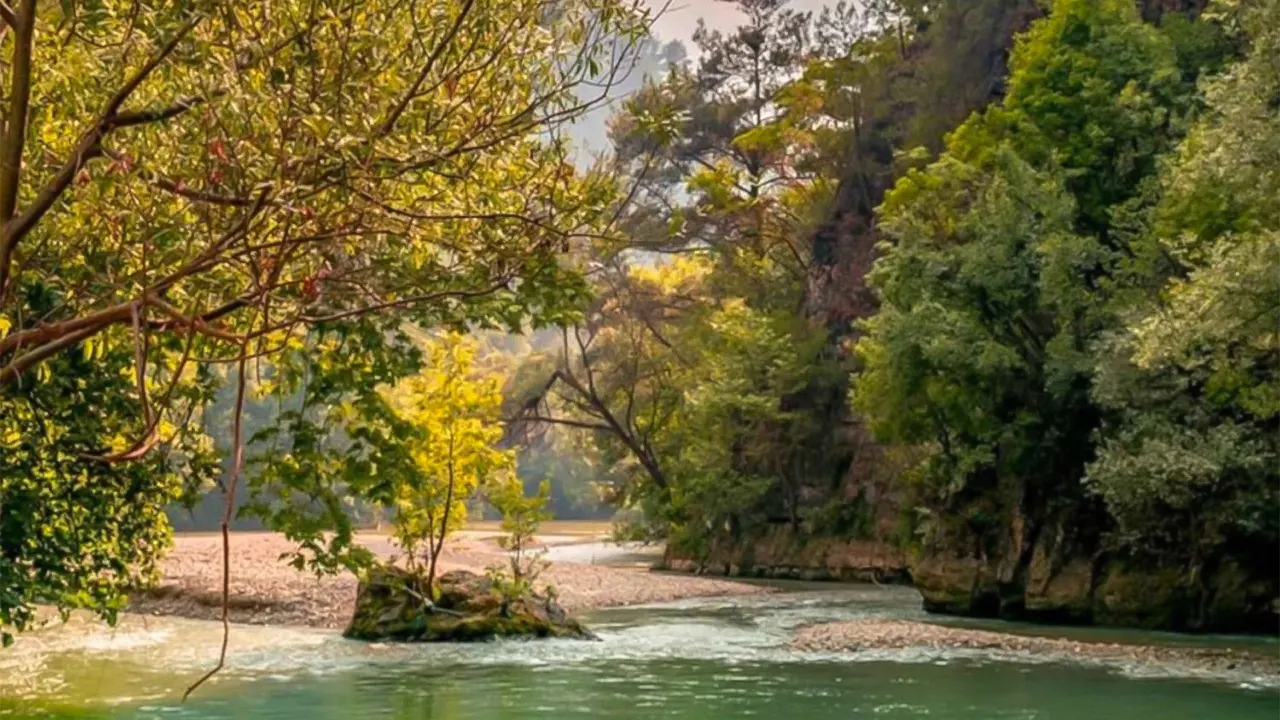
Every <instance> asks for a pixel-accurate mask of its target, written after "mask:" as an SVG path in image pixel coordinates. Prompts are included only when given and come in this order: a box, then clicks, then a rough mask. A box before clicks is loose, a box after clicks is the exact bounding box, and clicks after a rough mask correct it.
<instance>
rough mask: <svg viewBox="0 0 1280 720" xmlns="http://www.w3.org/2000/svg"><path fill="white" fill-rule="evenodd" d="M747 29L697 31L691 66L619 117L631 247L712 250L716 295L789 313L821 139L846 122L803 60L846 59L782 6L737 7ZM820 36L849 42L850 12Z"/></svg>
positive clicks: (617, 140) (854, 24)
mask: <svg viewBox="0 0 1280 720" xmlns="http://www.w3.org/2000/svg"><path fill="white" fill-rule="evenodd" d="M735 5H736V6H737V8H738V10H739V11H740V12H741V13H742V14H743V15H744V16H745V18H746V22H745V23H744V24H743V25H742V26H740V27H739V28H738V29H737V30H735V31H733V32H731V33H728V34H724V33H721V32H719V31H713V30H709V29H708V28H707V27H706V26H705V24H703V25H699V27H698V29H697V31H696V32H695V33H694V36H693V41H694V44H695V45H697V47H698V49H699V51H700V53H701V55H700V58H699V60H698V63H697V65H696V67H693V68H691V67H688V66H683V65H682V66H675V67H673V68H672V69H671V71H670V72H669V73H668V74H667V76H666V77H665V78H663V79H661V80H660V81H655V82H653V83H651V84H649V85H648V86H646V87H645V88H642V89H641V90H640V91H638V92H637V93H636V94H635V96H634V97H633V98H631V99H629V100H628V102H627V103H626V106H625V108H624V111H623V112H622V113H620V114H619V115H618V116H617V117H616V118H615V119H614V121H613V127H612V135H613V140H614V147H615V151H616V154H617V158H618V161H619V163H620V164H621V165H622V167H623V168H624V169H625V170H626V171H627V172H629V173H630V174H632V175H634V176H636V177H638V178H640V182H639V183H638V185H637V188H636V192H635V193H634V194H633V196H632V203H633V207H632V208H631V209H630V210H629V212H628V214H627V218H626V223H625V225H626V228H627V240H628V243H629V246H630V247H638V248H644V249H647V250H651V251H656V252H660V253H690V252H694V253H707V254H709V255H710V256H711V257H714V258H715V259H716V260H717V262H718V263H720V266H721V269H722V272H721V273H719V274H718V275H717V276H716V278H715V280H716V282H717V283H718V284H719V287H718V289H717V292H718V293H719V294H724V295H735V296H741V297H746V298H748V300H749V301H751V302H752V303H753V304H756V305H759V306H762V307H764V306H768V307H779V306H782V307H794V306H795V304H796V303H797V302H798V297H799V292H800V289H801V288H802V286H803V279H804V277H805V273H806V270H807V267H808V263H809V257H808V253H807V251H806V250H805V248H804V247H803V245H802V244H799V243H798V242H797V238H798V237H800V236H802V235H803V234H804V228H805V227H806V224H807V223H808V222H809V221H810V220H811V219H812V218H811V217H810V214H811V212H812V209H813V207H814V206H815V205H816V204H818V203H819V202H820V201H821V200H822V199H824V198H825V197H826V194H827V193H828V191H829V188H828V185H827V184H826V183H825V182H824V180H823V178H822V177H821V175H820V173H819V170H821V169H822V162H823V158H822V154H821V153H820V152H818V150H819V148H820V145H819V138H820V137H822V136H825V135H829V134H832V133H834V132H836V131H837V130H838V129H839V128H840V126H841V118H840V117H839V116H838V114H837V113H833V112H830V108H828V107H824V106H823V103H822V99H823V98H822V96H821V93H820V92H818V91H817V90H816V88H815V83H814V82H813V81H809V82H802V81H800V79H801V76H802V75H803V73H804V72H805V68H806V67H807V64H808V63H810V62H816V61H817V60H818V59H822V58H824V57H825V56H824V53H831V54H833V55H835V56H837V57H839V56H843V55H844V54H845V53H846V52H847V48H844V47H840V43H839V41H838V40H836V39H834V38H826V39H825V42H816V41H815V40H814V39H813V37H812V36H813V35H814V33H815V32H816V30H815V26H816V25H817V23H815V20H814V18H813V16H812V14H811V13H806V12H798V11H796V10H792V9H790V8H787V7H786V5H787V3H786V2H785V0H743V1H742V2H737V3H735ZM823 20H824V22H826V23H827V26H826V27H824V28H823V31H824V33H825V34H828V35H830V34H836V35H839V34H840V33H841V31H843V33H844V35H846V36H851V35H853V34H855V33H856V32H857V29H858V27H859V23H860V22H861V18H860V17H859V16H857V15H856V13H853V12H852V11H851V10H850V9H849V7H848V6H846V5H845V4H843V3H842V4H841V5H840V6H839V7H838V9H837V10H835V11H828V12H827V13H826V14H824V15H823Z"/></svg>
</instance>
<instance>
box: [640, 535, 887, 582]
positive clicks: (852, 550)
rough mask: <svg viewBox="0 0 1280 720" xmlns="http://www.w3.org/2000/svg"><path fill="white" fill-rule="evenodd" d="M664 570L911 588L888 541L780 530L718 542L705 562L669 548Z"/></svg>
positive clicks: (705, 558) (665, 557)
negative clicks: (887, 584)
mask: <svg viewBox="0 0 1280 720" xmlns="http://www.w3.org/2000/svg"><path fill="white" fill-rule="evenodd" d="M663 566H664V567H665V568H667V569H670V570H678V571H682V572H707V573H712V574H716V575H728V576H731V577H749V578H775V579H785V580H816V581H838V582H878V583H894V584H908V583H910V582H911V576H910V574H909V573H908V572H907V557H906V554H904V553H903V552H902V551H901V550H899V549H897V548H895V547H893V546H891V545H890V544H888V543H884V542H878V541H875V540H850V539H846V538H837V537H814V536H811V535H806V534H803V533H799V534H798V533H794V532H790V531H789V530H787V529H786V528H776V529H775V530H774V531H773V532H770V533H767V534H766V535H764V536H762V537H749V538H742V539H740V540H738V541H736V542H730V541H725V540H720V541H718V542H716V543H715V544H714V545H713V547H712V549H711V552H710V553H709V554H708V556H707V557H704V558H691V557H685V556H682V555H681V554H680V553H678V552H676V551H674V550H672V549H671V548H670V547H668V549H667V552H666V554H665V555H664V556H663Z"/></svg>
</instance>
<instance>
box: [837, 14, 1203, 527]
mask: <svg viewBox="0 0 1280 720" xmlns="http://www.w3.org/2000/svg"><path fill="white" fill-rule="evenodd" d="M1177 60H1178V58H1177V54H1176V50H1175V48H1174V46H1173V45H1172V44H1171V43H1170V42H1169V41H1168V40H1167V39H1166V38H1165V37H1164V36H1162V35H1161V34H1160V33H1159V32H1157V31H1156V30H1155V29H1153V28H1151V27H1149V26H1147V25H1145V24H1143V23H1142V22H1141V20H1140V19H1139V18H1138V16H1137V13H1136V10H1135V9H1134V7H1133V5H1132V3H1129V2H1125V1H1123V0H1115V1H1112V0H1063V1H1062V2H1058V3H1055V4H1054V6H1053V9H1052V12H1051V14H1050V15H1049V17H1048V18H1046V19H1044V20H1041V21H1039V22H1037V23H1036V24H1035V25H1033V26H1032V28H1031V30H1030V31H1029V32H1028V33H1027V34H1026V36H1024V37H1023V38H1022V39H1021V40H1020V41H1019V43H1018V46H1017V48H1016V50H1015V53H1014V56H1013V59H1012V61H1011V68H1012V74H1011V77H1010V80H1009V91H1008V94H1007V96H1006V98H1005V99H1004V101H1003V103H1001V105H999V106H997V107H993V108H991V109H989V110H988V111H986V112H984V113H982V114H979V115H975V116H974V117H972V118H970V119H969V120H968V121H966V122H965V123H964V124H963V125H962V126H961V127H960V128H959V129H957V130H956V132H955V133H953V134H952V136H951V137H950V138H949V140H948V143H947V152H946V154H944V155H943V156H942V157H941V158H940V159H939V160H938V161H937V162H936V163H934V164H933V165H931V166H929V167H928V168H926V169H923V170H915V171H911V172H909V173H908V174H907V175H906V176H905V177H903V178H902V179H901V180H900V181H899V182H898V184H897V185H896V186H895V188H894V189H893V190H892V191H891V192H890V193H889V194H888V196H886V199H885V202H884V205H883V207H882V208H881V218H882V220H881V229H882V230H883V232H884V233H885V234H886V236H887V237H889V238H890V239H891V242H887V243H885V244H884V245H883V247H882V252H883V255H882V257H881V259H880V260H879V261H878V262H877V264H876V267H875V270H874V271H873V272H872V274H871V276H870V281H871V283H872V284H873V286H874V287H875V288H876V290H877V292H878V294H879V296H880V298H881V300H882V303H883V305H882V308H881V311H880V313H879V314H878V315H877V316H875V317H873V318H871V319H870V320H868V321H866V322H865V323H864V325H863V329H864V330H865V332H866V335H865V337H864V338H863V339H862V340H861V341H860V343H859V345H858V352H859V356H860V357H861V358H862V359H863V361H864V363H865V370H864V372H863V373H861V375H860V376H859V377H858V378H857V380H856V383H855V389H854V402H855V404H856V406H857V407H858V408H859V410H860V411H861V412H863V413H864V414H866V415H867V416H868V417H869V418H870V419H871V420H872V421H873V423H874V426H875V428H876V430H877V431H878V433H879V434H880V436H881V437H883V438H885V439H887V440H891V441H893V442H897V443H905V444H925V445H929V446H931V447H932V448H934V452H933V453H932V456H931V457H930V459H929V460H928V461H927V462H928V467H929V472H928V475H929V476H930V477H931V478H932V481H931V482H932V485H933V490H932V493H931V494H932V496H933V501H932V502H933V503H940V504H941V506H942V507H954V506H956V505H963V504H964V503H966V502H969V501H971V500H972V499H973V498H975V497H977V496H980V495H981V494H982V493H996V492H1000V493H1006V492H1007V488H1008V487H1009V484H1010V483H1012V484H1014V485H1015V486H1018V487H1023V488H1028V489H1027V490H1026V491H1025V493H1024V497H1025V498H1026V501H1027V502H1030V503H1032V508H1033V509H1034V508H1035V507H1036V506H1040V507H1044V506H1045V505H1046V504H1047V503H1053V502H1061V501H1068V502H1069V499H1070V498H1072V497H1076V498H1078V497H1079V496H1080V495H1081V489H1080V484H1079V479H1080V477H1081V476H1082V475H1083V473H1084V465H1085V463H1086V462H1087V461H1089V460H1090V459H1091V458H1092V455H1093V444H1092V440H1091V436H1092V433H1093V432H1094V431H1095V429H1096V428H1097V426H1098V423H1099V417H1100V412H1099V410H1098V409H1097V407H1096V406H1095V404H1094V402H1093V400H1092V399H1091V397H1090V395H1089V389H1090V387H1091V385H1092V383H1093V375H1094V369H1095V364H1096V359H1095V356H1094V354H1093V351H1092V347H1093V345H1094V344H1095V343H1096V342H1098V341H1099V339H1100V338H1101V337H1102V335H1103V333H1104V332H1106V331H1107V330H1109V329H1110V328H1112V327H1114V326H1115V324H1116V314H1115V313H1116V310H1115V308H1114V306H1113V304H1112V298H1113V296H1114V295H1115V294H1116V292H1115V288H1116V284H1117V282H1119V280H1118V278H1119V276H1120V275H1121V273H1120V271H1119V269H1118V268H1119V267H1120V263H1121V259H1122V258H1125V257H1128V256H1129V255H1131V254H1132V251H1131V249H1130V247H1129V241H1130V239H1131V237H1132V233H1124V232H1120V231H1119V230H1117V228H1114V227H1112V225H1111V221H1112V218H1113V217H1119V216H1120V213H1121V211H1122V210H1128V209H1130V208H1132V207H1133V206H1134V203H1140V202H1142V198H1143V197H1144V193H1143V188H1144V187H1145V185H1146V184H1147V183H1148V182H1149V179H1150V178H1152V177H1153V175H1154V173H1155V170H1156V167H1157V164H1158V162H1159V158H1160V155H1161V153H1162V152H1164V151H1166V150H1168V149H1169V148H1170V147H1171V146H1172V143H1173V141H1174V140H1175V139H1176V132H1177V129H1178V127H1180V124H1181V122H1182V120H1181V118H1182V116H1183V115H1184V114H1185V112H1186V111H1187V109H1188V108H1190V107H1191V106H1192V105H1193V102H1192V100H1191V97H1190V94H1191V92H1192V89H1193V88H1192V86H1191V85H1190V84H1189V83H1188V82H1187V81H1186V79H1185V78H1184V77H1183V75H1182V74H1181V72H1180V70H1179V66H1178V63H1177ZM1129 211H1131V210H1129ZM999 488H1005V490H1000V489H999ZM1037 512H1038V511H1037ZM971 525H972V524H971ZM988 525H989V524H983V527H987V526H988ZM975 527H976V526H975Z"/></svg>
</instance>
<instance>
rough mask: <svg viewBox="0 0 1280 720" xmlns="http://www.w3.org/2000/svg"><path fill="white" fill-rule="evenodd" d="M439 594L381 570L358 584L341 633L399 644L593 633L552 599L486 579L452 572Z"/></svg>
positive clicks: (583, 636) (403, 574)
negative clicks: (510, 595) (429, 594)
mask: <svg viewBox="0 0 1280 720" xmlns="http://www.w3.org/2000/svg"><path fill="white" fill-rule="evenodd" d="M437 582H438V586H439V597H438V598H437V600H436V602H435V603H428V602H427V601H426V600H425V599H424V597H423V595H422V594H421V593H419V592H417V590H416V588H417V579H416V578H415V577H414V576H412V575H410V574H409V573H408V572H406V571H404V570H401V569H399V568H380V569H378V570H375V571H373V572H372V573H371V574H370V576H369V578H368V579H367V580H365V581H362V582H361V583H360V587H359V589H358V590H357V594H356V609H355V613H354V614H353V615H352V617H351V623H350V624H349V625H347V629H346V630H345V631H343V633H342V634H343V636H344V637H347V638H352V639H355V640H395V641H399V642H478V641H486V640H492V639H495V638H500V637H529V638H547V637H563V638H578V639H583V640H590V639H595V636H594V635H593V634H592V633H591V632H590V631H588V630H587V629H586V628H584V627H582V625H581V624H579V623H578V621H576V620H574V619H572V618H570V617H569V615H568V613H566V612H565V611H564V608H562V607H560V605H559V604H557V603H556V601H555V600H554V599H552V598H548V597H543V596H540V595H536V594H534V595H530V596H528V597H524V598H519V599H516V600H509V599H507V598H504V597H503V596H502V594H501V593H499V592H498V590H497V588H495V587H494V585H493V583H492V582H491V581H490V580H489V579H488V578H484V577H481V576H479V575H476V574H475V573H470V572H466V571H465V570H456V571H453V572H449V573H445V574H444V575H443V576H441V577H440V579H439V580H438V581H437Z"/></svg>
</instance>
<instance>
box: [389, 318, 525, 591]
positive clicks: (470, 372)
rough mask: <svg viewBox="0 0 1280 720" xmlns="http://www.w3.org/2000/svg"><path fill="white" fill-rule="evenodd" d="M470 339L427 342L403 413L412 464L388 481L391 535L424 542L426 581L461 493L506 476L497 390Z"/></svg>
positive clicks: (510, 461)
mask: <svg viewBox="0 0 1280 720" xmlns="http://www.w3.org/2000/svg"><path fill="white" fill-rule="evenodd" d="M475 355H476V345H475V343H474V342H471V341H468V340H466V339H464V338H463V337H461V336H458V335H449V336H447V337H445V338H443V339H441V340H440V341H438V342H437V343H436V344H435V345H434V347H432V349H431V354H430V360H429V365H428V368H427V370H426V371H425V372H423V373H422V374H420V375H419V376H417V377H415V378H413V379H412V380H411V381H410V382H409V388H408V389H409V399H408V405H409V407H408V409H407V411H406V413H405V414H406V416H407V418H408V422H409V423H410V424H411V425H412V426H413V429H414V434H413V436H412V437H411V439H410V440H409V449H410V450H409V451H410V454H411V456H412V458H413V462H414V468H413V469H412V470H411V471H410V472H409V473H406V474H405V475H402V476H398V477H397V479H396V481H394V483H393V486H392V488H391V493H392V497H393V502H394V505H393V507H394V509H395V519H394V521H393V527H394V530H393V535H394V536H395V538H396V540H397V541H398V543H399V545H400V547H401V548H403V549H404V550H405V551H406V552H407V553H408V554H409V564H410V568H413V567H414V565H415V563H416V557H415V555H416V552H417V550H418V548H419V547H421V546H422V544H423V543H426V552H425V555H424V559H425V561H426V563H427V575H426V586H427V587H431V584H432V581H433V580H434V579H435V569H436V563H437V561H438V560H439V558H440V553H441V552H442V551H443V550H444V542H445V539H446V538H447V536H448V534H449V533H450V532H453V531H454V530H457V529H459V528H461V527H462V525H463V524H464V523H465V522H466V518H467V506H466V503H467V500H468V499H469V498H470V497H471V496H472V495H473V494H474V493H476V492H477V491H478V490H479V489H480V488H481V487H483V486H484V485H486V484H488V483H492V482H498V480H497V478H510V479H511V480H512V481H513V482H514V477H515V476H514V472H515V455H514V453H512V452H510V451H504V450H499V449H498V448H497V447H496V445H497V443H498V441H499V440H501V438H502V427H501V426H500V425H499V420H500V418H499V415H498V412H499V409H500V407H501V404H502V396H501V394H500V393H499V384H498V381H497V379H496V378H492V377H491V378H477V377H475V369H474V367H473V365H474V361H475Z"/></svg>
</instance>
